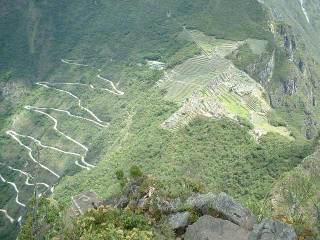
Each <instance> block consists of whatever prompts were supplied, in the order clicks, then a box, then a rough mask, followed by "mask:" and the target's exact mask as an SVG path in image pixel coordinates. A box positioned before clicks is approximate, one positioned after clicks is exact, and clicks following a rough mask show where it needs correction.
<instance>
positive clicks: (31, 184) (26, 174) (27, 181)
mask: <svg viewBox="0 0 320 240" xmlns="http://www.w3.org/2000/svg"><path fill="white" fill-rule="evenodd" d="M0 165H3V166H5V167H7V168H9V169H10V170H12V171H16V172H19V173H21V174H23V175H24V176H26V177H27V179H26V181H25V184H26V185H28V186H34V184H33V183H30V182H29V179H30V178H33V177H32V176H31V174H29V173H27V172H24V171H22V170H20V169H16V168H13V167H10V166H8V165H5V164H3V163H0ZM37 185H43V186H45V187H47V188H48V187H49V185H48V184H46V183H37Z"/></svg>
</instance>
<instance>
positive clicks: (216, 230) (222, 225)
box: [184, 215, 249, 240]
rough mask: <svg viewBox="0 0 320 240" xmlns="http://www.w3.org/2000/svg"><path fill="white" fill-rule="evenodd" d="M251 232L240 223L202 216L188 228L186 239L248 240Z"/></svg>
mask: <svg viewBox="0 0 320 240" xmlns="http://www.w3.org/2000/svg"><path fill="white" fill-rule="evenodd" d="M248 239H249V232H248V231H246V230H245V229H243V228H241V227H239V226H238V225H236V224H234V223H232V222H229V221H226V220H222V219H219V218H214V217H212V216H209V215H205V216H202V217H200V218H199V219H198V221H197V222H196V223H194V224H192V225H190V226H189V227H188V228H187V232H186V234H185V237H184V240H248Z"/></svg>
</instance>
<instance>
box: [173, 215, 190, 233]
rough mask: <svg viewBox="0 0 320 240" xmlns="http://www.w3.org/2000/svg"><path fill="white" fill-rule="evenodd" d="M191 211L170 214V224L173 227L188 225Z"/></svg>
mask: <svg viewBox="0 0 320 240" xmlns="http://www.w3.org/2000/svg"><path fill="white" fill-rule="evenodd" d="M189 217H190V213H189V212H182V213H175V214H173V215H171V216H169V224H170V227H171V228H172V229H182V228H185V227H186V226H188V220H189Z"/></svg>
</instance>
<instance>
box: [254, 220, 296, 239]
mask: <svg viewBox="0 0 320 240" xmlns="http://www.w3.org/2000/svg"><path fill="white" fill-rule="evenodd" d="M297 238H298V237H297V234H296V233H295V231H294V229H293V227H292V226H291V225H288V224H285V223H282V222H279V221H274V220H271V219H265V220H263V221H262V222H261V223H260V224H259V225H255V226H254V229H253V231H252V232H251V234H250V239H249V240H274V239H279V240H280V239H286V240H296V239H297Z"/></svg>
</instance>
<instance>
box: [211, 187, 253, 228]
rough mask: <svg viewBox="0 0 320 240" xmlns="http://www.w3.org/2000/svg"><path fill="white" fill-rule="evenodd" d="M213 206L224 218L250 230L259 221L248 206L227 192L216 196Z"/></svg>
mask: <svg viewBox="0 0 320 240" xmlns="http://www.w3.org/2000/svg"><path fill="white" fill-rule="evenodd" d="M212 207H213V209H214V210H215V211H216V212H217V213H219V214H220V215H221V216H222V218H223V219H226V220H229V221H231V222H233V223H235V224H237V225H239V226H240V227H242V228H244V229H247V230H249V231H251V230H252V229H253V226H254V225H255V224H257V223H258V221H257V218H256V217H255V216H254V215H253V214H252V213H251V212H250V211H249V210H248V209H247V208H245V207H244V206H242V205H241V204H240V203H238V202H237V201H235V200H234V199H233V198H232V197H231V196H229V195H227V194H226V193H220V194H219V195H218V196H216V197H215V198H214V201H213V204H212Z"/></svg>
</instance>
